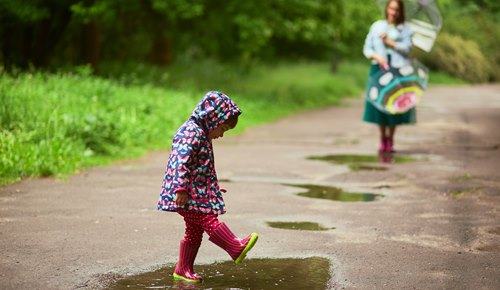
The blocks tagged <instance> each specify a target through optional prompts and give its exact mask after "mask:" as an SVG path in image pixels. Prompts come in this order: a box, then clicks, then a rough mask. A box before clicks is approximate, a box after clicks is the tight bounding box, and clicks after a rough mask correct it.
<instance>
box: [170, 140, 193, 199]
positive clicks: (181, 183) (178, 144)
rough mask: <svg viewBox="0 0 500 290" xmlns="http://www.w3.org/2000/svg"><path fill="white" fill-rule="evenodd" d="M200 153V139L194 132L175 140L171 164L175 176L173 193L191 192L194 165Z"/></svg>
mask: <svg viewBox="0 0 500 290" xmlns="http://www.w3.org/2000/svg"><path fill="white" fill-rule="evenodd" d="M198 151H199V138H198V137H197V136H196V134H195V133H194V132H184V133H183V134H180V135H178V136H176V138H175V139H174V142H173V145H172V158H171V160H170V164H169V168H170V172H171V174H172V176H173V180H172V190H173V192H175V193H177V192H179V191H187V192H189V191H190V190H189V189H190V187H191V169H192V168H193V166H192V163H193V160H194V159H195V158H196V155H197V152H198Z"/></svg>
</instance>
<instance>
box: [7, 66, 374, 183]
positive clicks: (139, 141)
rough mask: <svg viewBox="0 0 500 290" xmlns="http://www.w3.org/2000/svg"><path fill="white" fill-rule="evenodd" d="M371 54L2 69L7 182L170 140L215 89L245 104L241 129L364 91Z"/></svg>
mask: <svg viewBox="0 0 500 290" xmlns="http://www.w3.org/2000/svg"><path fill="white" fill-rule="evenodd" d="M366 71H367V68H366V64H365V63H346V64H344V65H342V66H340V68H339V70H338V72H337V73H336V74H331V73H330V72H329V67H328V65H327V64H325V63H300V64H277V65H272V66H271V65H256V66H254V67H252V68H250V69H243V68H239V67H236V66H234V65H221V64H218V63H215V62H210V61H207V62H205V63H198V64H196V65H185V64H184V65H182V64H179V65H176V66H172V67H170V68H168V69H159V68H153V67H147V66H141V65H137V64H128V65H120V66H117V65H108V66H103V68H102V71H101V72H100V73H101V75H102V76H93V75H90V74H89V72H88V71H87V70H86V69H73V72H64V73H62V72H61V73H45V72H32V73H19V74H16V75H15V76H13V75H9V74H6V73H1V74H0V100H1V102H0V152H1V153H0V184H7V183H11V182H15V181H18V180H20V179H22V178H25V177H39V176H52V175H56V176H64V175H65V174H69V173H73V172H75V171H77V170H78V169H80V168H84V167H87V166H92V165H97V164H104V163H107V162H109V161H111V160H115V159H119V158H129V157H135V156H138V155H140V154H143V153H144V152H145V151H147V150H151V149H159V148H168V147H169V146H170V139H171V137H172V134H173V133H174V131H175V129H177V127H178V126H179V125H180V124H181V123H182V122H183V121H184V120H185V119H186V118H187V117H188V116H189V114H190V113H191V111H192V109H193V107H194V105H195V104H196V103H197V102H198V100H199V99H200V98H201V97H202V96H203V93H204V92H205V91H207V90H212V89H217V90H222V91H224V92H226V93H227V94H229V95H230V96H231V97H232V98H234V99H235V101H236V102H237V103H238V104H239V105H240V107H241V108H242V109H243V111H244V115H243V116H242V118H241V123H240V124H239V126H238V129H237V132H241V131H242V130H244V129H245V128H247V127H249V126H252V125H255V124H259V123H263V122H268V121H271V120H275V119H277V118H280V117H283V116H285V115H288V114H291V113H293V112H297V111H299V110H304V109H310V108H316V107H321V106H325V105H331V104H337V103H338V102H339V100H340V99H341V98H342V97H347V96H356V95H359V94H360V93H361V91H362V89H363V87H364V85H365V78H366V73H367V72H366Z"/></svg>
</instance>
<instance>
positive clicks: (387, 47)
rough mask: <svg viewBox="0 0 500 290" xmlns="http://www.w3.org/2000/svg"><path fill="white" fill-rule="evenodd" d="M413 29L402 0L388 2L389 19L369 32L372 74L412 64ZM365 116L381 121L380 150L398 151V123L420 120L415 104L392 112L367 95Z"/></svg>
mask: <svg viewBox="0 0 500 290" xmlns="http://www.w3.org/2000/svg"><path fill="white" fill-rule="evenodd" d="M411 37H412V30H411V29H410V27H409V26H408V25H407V24H405V9H404V4H403V1H402V0H389V1H387V4H386V6H385V19H384V20H378V21H376V22H375V23H373V24H372V26H371V27H370V31H369V33H368V35H367V36H366V40H365V44H364V47H363V54H364V55H365V56H366V57H367V58H368V59H371V60H372V65H371V67H370V77H372V76H374V75H376V74H380V72H381V71H387V70H389V69H391V68H401V67H403V66H406V65H408V64H410V62H411V60H410V58H409V56H408V54H409V53H410V50H411V48H412V40H411ZM363 120H364V121H366V122H369V123H375V124H378V126H379V129H380V147H379V152H380V153H388V152H394V134H395V132H396V126H398V125H402V124H412V123H415V122H416V113H415V108H411V109H409V110H408V111H406V112H404V113H398V114H391V113H389V112H385V111H383V110H380V109H378V108H377V107H375V106H374V105H373V104H372V103H371V102H370V101H369V100H368V98H367V100H366V102H365V111H364V115H363Z"/></svg>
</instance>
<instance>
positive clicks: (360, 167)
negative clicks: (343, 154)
mask: <svg viewBox="0 0 500 290" xmlns="http://www.w3.org/2000/svg"><path fill="white" fill-rule="evenodd" d="M349 169H351V170H352V171H359V170H372V171H386V170H387V169H388V168H387V167H383V166H377V165H368V164H358V163H351V164H349Z"/></svg>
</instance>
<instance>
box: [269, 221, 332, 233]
mask: <svg viewBox="0 0 500 290" xmlns="http://www.w3.org/2000/svg"><path fill="white" fill-rule="evenodd" d="M267 224H268V225H269V226H270V227H272V228H277V229H286V230H303V231H327V230H332V229H335V228H334V227H332V228H325V227H323V226H322V225H320V224H318V223H314V222H267Z"/></svg>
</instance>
